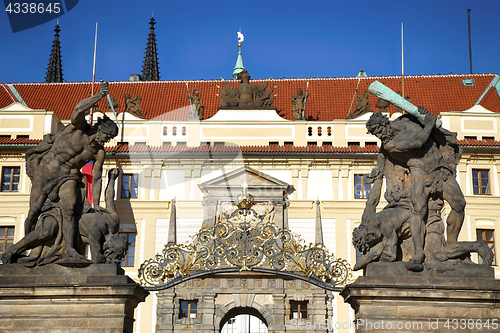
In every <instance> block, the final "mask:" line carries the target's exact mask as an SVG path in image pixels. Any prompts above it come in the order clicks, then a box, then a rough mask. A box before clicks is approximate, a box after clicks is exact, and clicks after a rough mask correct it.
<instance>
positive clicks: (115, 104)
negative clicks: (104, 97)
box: [104, 96, 120, 110]
mask: <svg viewBox="0 0 500 333" xmlns="http://www.w3.org/2000/svg"><path fill="white" fill-rule="evenodd" d="M109 98H110V99H111V104H112V105H113V109H115V110H116V109H118V108H119V107H120V103H118V99H117V98H116V97H115V96H109ZM104 106H105V107H107V108H108V109H111V105H110V104H109V101H106V103H104Z"/></svg>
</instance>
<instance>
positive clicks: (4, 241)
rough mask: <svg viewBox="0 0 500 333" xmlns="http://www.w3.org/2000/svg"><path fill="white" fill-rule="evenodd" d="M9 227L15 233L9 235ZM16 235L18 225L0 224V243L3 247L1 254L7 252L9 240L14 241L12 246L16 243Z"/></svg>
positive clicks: (0, 250)
mask: <svg viewBox="0 0 500 333" xmlns="http://www.w3.org/2000/svg"><path fill="white" fill-rule="evenodd" d="M9 228H11V229H12V230H13V235H12V236H9ZM2 229H4V232H3V233H2V231H1V230H2ZM15 236H16V227H15V226H13V225H2V226H0V244H1V249H0V254H3V253H5V250H7V245H8V244H9V243H8V241H9V240H10V241H12V242H11V243H10V246H12V245H14V237H15Z"/></svg>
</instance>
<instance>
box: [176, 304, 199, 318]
mask: <svg viewBox="0 0 500 333" xmlns="http://www.w3.org/2000/svg"><path fill="white" fill-rule="evenodd" d="M183 302H187V309H185V308H183V304H182V303H183ZM192 304H195V305H196V309H194V313H195V316H194V317H191V311H192V310H193V309H192V308H191V305H192ZM179 310H180V311H179V319H182V318H188V319H196V318H198V300H197V299H181V300H179ZM183 310H187V314H188V315H187V316H183Z"/></svg>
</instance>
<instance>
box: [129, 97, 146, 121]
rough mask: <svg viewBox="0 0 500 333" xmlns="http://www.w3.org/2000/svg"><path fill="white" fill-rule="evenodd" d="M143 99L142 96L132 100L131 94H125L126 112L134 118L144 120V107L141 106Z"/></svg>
mask: <svg viewBox="0 0 500 333" xmlns="http://www.w3.org/2000/svg"><path fill="white" fill-rule="evenodd" d="M141 100H142V97H141V96H140V95H137V96H135V97H134V98H132V96H130V94H125V112H128V113H130V114H131V115H133V116H134V117H137V118H141V119H144V116H143V114H142V107H141V106H140V105H139V103H140V102H141Z"/></svg>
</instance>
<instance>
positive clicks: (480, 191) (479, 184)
mask: <svg viewBox="0 0 500 333" xmlns="http://www.w3.org/2000/svg"><path fill="white" fill-rule="evenodd" d="M483 171H486V177H487V180H488V185H487V186H482V180H483V178H482V177H481V173H482V172H483ZM475 172H477V177H475V175H474V173H475ZM471 174H472V194H473V195H491V186H490V169H485V168H473V169H472V170H471ZM475 179H477V186H476V185H474V180H475ZM484 187H486V192H487V193H484V192H483V188H484ZM476 189H477V191H478V192H477V193H476Z"/></svg>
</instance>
